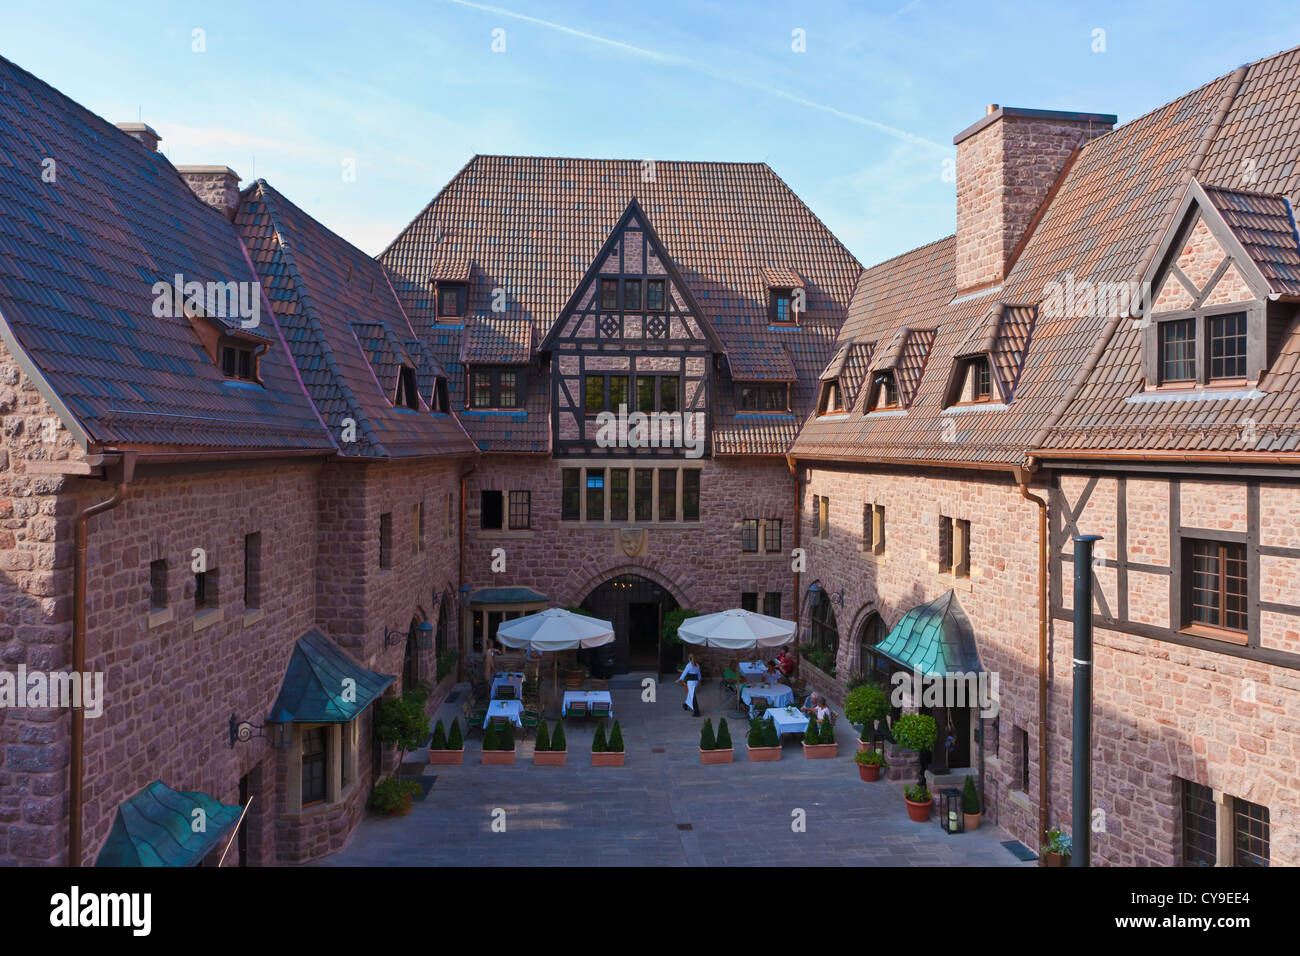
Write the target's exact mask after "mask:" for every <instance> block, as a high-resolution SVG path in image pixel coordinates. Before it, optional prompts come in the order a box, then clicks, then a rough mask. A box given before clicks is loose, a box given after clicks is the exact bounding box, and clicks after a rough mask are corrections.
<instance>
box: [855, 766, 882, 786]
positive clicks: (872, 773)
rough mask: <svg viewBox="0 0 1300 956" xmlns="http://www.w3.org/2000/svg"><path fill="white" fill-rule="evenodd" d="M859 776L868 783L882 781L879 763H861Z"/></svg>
mask: <svg viewBox="0 0 1300 956" xmlns="http://www.w3.org/2000/svg"><path fill="white" fill-rule="evenodd" d="M858 776H859V777H861V778H862V779H863V780H864V781H866V782H867V783H875V782H876V781H877V780H879V779H880V764H878V763H860V764H858Z"/></svg>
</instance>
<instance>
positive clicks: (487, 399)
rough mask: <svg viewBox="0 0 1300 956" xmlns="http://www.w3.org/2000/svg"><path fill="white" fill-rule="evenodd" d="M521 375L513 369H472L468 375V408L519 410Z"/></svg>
mask: <svg viewBox="0 0 1300 956" xmlns="http://www.w3.org/2000/svg"><path fill="white" fill-rule="evenodd" d="M522 378H523V376H522V374H521V373H520V372H519V371H517V370H514V369H474V370H473V371H472V372H471V373H470V382H469V396H468V398H469V407H470V408H519V407H521V406H522V404H523V402H522V394H523V381H522Z"/></svg>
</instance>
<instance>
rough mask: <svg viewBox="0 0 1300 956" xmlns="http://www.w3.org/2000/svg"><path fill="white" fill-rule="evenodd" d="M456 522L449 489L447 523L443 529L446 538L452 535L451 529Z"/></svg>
mask: <svg viewBox="0 0 1300 956" xmlns="http://www.w3.org/2000/svg"><path fill="white" fill-rule="evenodd" d="M454 524H455V519H454V518H453V516H452V513H451V492H450V491H449V492H447V524H446V526H445V527H444V529H443V537H444V538H450V537H451V529H452V526H453V525H454Z"/></svg>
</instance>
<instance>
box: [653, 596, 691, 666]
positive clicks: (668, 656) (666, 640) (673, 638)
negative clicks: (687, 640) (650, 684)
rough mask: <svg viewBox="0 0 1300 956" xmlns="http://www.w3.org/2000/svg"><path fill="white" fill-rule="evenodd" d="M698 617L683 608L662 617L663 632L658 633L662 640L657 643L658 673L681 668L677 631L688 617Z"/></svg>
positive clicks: (688, 609) (680, 644) (680, 642)
mask: <svg viewBox="0 0 1300 956" xmlns="http://www.w3.org/2000/svg"><path fill="white" fill-rule="evenodd" d="M699 615H700V612H699V611H693V610H691V609H690V608H685V607H679V608H677V609H676V610H673V611H669V612H668V613H667V614H665V615H664V623H663V630H662V631H661V632H660V637H661V638H662V640H661V641H660V642H659V670H660V672H665V671H675V670H676V669H677V668H678V667H680V666H681V661H682V639H681V637H679V636H678V634H677V629H678V628H679V627H681V626H682V622H683V621H685V620H686V619H687V618H688V617H699Z"/></svg>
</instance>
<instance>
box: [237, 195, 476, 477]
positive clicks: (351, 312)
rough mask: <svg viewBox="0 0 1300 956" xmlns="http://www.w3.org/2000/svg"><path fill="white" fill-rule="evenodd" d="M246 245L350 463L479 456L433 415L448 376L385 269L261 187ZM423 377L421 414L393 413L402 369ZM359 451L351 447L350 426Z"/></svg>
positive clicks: (449, 422)
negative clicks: (440, 384) (435, 394)
mask: <svg viewBox="0 0 1300 956" xmlns="http://www.w3.org/2000/svg"><path fill="white" fill-rule="evenodd" d="M235 224H236V226H237V227H238V229H239V232H240V234H241V235H242V236H243V238H244V242H245V243H246V244H247V246H248V249H249V253H250V255H251V256H252V259H253V262H254V264H255V265H256V267H257V270H258V272H259V273H260V274H261V276H262V282H263V285H264V287H265V288H266V291H267V295H268V296H269V297H270V299H271V303H272V307H273V308H274V309H275V312H276V315H277V316H278V318H279V321H280V325H281V327H282V328H283V329H284V332H285V336H286V338H287V340H288V342H289V347H290V348H291V349H292V350H293V354H294V357H295V358H296V359H297V362H298V366H299V368H300V369H301V371H302V377H303V381H304V382H305V383H306V385H307V389H308V391H309V392H310V393H311V396H312V399H313V401H315V403H316V406H317V407H318V408H319V409H320V412H321V415H322V416H323V417H324V418H325V421H326V422H327V423H328V424H329V427H330V431H331V433H332V434H333V435H335V436H336V437H337V438H338V441H339V446H340V448H341V450H342V452H343V454H345V455H352V456H360V457H367V458H372V457H394V458H400V457H422V456H428V455H442V454H465V453H472V452H473V451H474V447H473V444H472V443H471V441H470V439H469V436H468V435H466V434H465V431H464V429H463V428H462V427H461V426H460V424H459V422H457V420H456V418H455V417H454V416H453V415H451V414H440V413H435V412H431V411H430V410H429V402H430V398H431V395H432V391H433V384H434V380H435V378H436V377H437V376H439V375H445V373H444V372H443V370H442V368H441V367H440V366H439V365H438V363H437V360H436V359H435V358H434V356H433V354H432V352H431V351H430V349H429V348H427V347H426V346H425V345H424V344H423V343H422V342H420V341H419V336H417V335H416V333H415V330H414V329H413V328H412V327H411V324H410V322H408V321H407V318H406V315H405V313H404V312H403V311H402V307H401V304H400V303H399V302H398V300H397V296H396V295H395V294H394V292H393V289H392V286H391V285H390V284H389V281H388V277H387V274H386V273H385V271H384V269H383V267H382V266H381V265H380V264H379V263H378V262H377V261H376V260H375V259H373V258H371V257H370V256H368V255H366V254H365V253H364V252H362V251H361V250H360V249H358V248H357V247H356V246H353V245H352V244H351V243H349V242H347V241H346V240H344V239H343V238H341V237H340V236H338V235H336V234H335V233H333V232H331V231H330V230H329V229H327V228H325V227H324V226H323V225H321V224H320V223H319V222H317V221H316V220H315V219H313V218H312V217H311V216H309V215H307V213H305V212H303V211H302V210H301V209H299V208H298V207H297V206H295V205H294V204H293V203H291V202H289V201H288V200H287V199H285V198H284V196H283V195H281V194H280V193H279V192H277V191H276V190H275V189H274V188H273V187H272V186H270V185H269V184H267V183H266V182H265V181H264V180H258V181H257V182H256V183H254V184H253V185H251V186H249V187H248V188H247V189H245V190H244V192H243V193H242V194H241V196H240V204H239V210H238V212H237V213H236V217H235ZM402 365H409V366H412V367H414V368H415V370H416V381H417V385H418V388H419V392H420V398H421V402H422V404H421V408H420V410H419V411H415V410H413V409H408V408H402V407H398V406H395V405H394V399H395V397H396V393H397V379H398V369H399V367H400V366H402ZM347 419H352V420H353V421H354V422H355V423H356V441H354V442H351V443H345V442H344V441H343V437H344V427H345V421H346V420H347Z"/></svg>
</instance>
